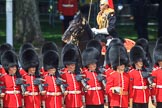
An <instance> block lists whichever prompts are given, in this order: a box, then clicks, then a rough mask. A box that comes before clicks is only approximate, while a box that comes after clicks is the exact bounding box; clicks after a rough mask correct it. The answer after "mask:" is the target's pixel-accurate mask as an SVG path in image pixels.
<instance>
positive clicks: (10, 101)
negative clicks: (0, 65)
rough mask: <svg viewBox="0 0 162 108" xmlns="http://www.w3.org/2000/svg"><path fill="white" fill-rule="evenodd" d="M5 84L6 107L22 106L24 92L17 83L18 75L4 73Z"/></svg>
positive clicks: (15, 107) (4, 101) (4, 99)
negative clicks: (22, 92)
mask: <svg viewBox="0 0 162 108" xmlns="http://www.w3.org/2000/svg"><path fill="white" fill-rule="evenodd" d="M2 82H3V85H4V86H5V90H4V93H5V96H4V98H3V105H4V107H12V108H18V107H22V94H21V89H20V86H17V85H16V83H15V82H16V76H11V75H8V74H6V75H4V76H3V77H2Z"/></svg>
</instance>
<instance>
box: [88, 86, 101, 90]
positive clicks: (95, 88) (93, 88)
mask: <svg viewBox="0 0 162 108" xmlns="http://www.w3.org/2000/svg"><path fill="white" fill-rule="evenodd" d="M101 89H102V88H101V87H90V88H89V89H88V90H101Z"/></svg>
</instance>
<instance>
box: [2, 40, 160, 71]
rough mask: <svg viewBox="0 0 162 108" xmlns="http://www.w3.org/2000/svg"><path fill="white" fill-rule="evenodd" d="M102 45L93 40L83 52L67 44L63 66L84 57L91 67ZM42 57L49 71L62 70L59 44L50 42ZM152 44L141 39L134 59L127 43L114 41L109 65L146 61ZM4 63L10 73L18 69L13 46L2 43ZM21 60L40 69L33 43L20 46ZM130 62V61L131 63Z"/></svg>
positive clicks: (157, 56)
mask: <svg viewBox="0 0 162 108" xmlns="http://www.w3.org/2000/svg"><path fill="white" fill-rule="evenodd" d="M101 48H102V47H101V44H100V42H99V41H97V40H90V41H89V42H88V44H87V46H86V49H85V50H84V51H83V52H82V53H80V52H79V49H78V48H77V46H75V45H73V44H66V45H65V46H64V47H63V49H62V52H61V54H62V55H61V58H62V62H63V65H64V66H66V65H68V64H71V63H76V62H78V61H79V58H80V56H81V59H82V65H83V66H87V65H88V64H90V63H98V60H99V59H100V56H101ZM4 52H5V53H4ZM41 53H42V58H43V67H44V69H45V70H48V69H50V68H53V67H54V68H58V65H59V53H58V48H57V45H56V44H55V43H54V42H46V43H45V44H44V45H43V46H42V50H41ZM148 53H149V51H148V41H147V40H145V39H139V40H137V42H136V45H135V46H134V47H133V48H132V49H131V51H130V54H129V56H130V58H129V57H128V54H127V51H126V49H125V47H124V45H123V41H121V40H120V39H118V38H114V39H113V40H112V41H111V42H110V44H109V46H108V48H107V52H106V63H107V64H109V65H111V66H112V67H113V68H116V67H117V66H118V65H121V64H124V65H126V66H127V65H129V63H130V62H131V63H132V64H133V63H136V62H137V61H139V60H143V61H145V60H146V57H147V55H149V54H148ZM161 55H162V38H159V39H158V40H157V42H156V46H155V48H154V53H153V57H154V61H155V63H157V62H158V61H160V60H162V56H161ZM0 56H1V58H0V59H1V60H0V63H1V64H2V65H3V66H4V68H5V69H6V70H8V67H9V66H11V65H16V66H18V57H17V55H16V53H15V52H14V49H13V47H12V46H10V45H9V44H2V45H1V46H0ZM19 58H20V59H19V61H20V64H21V66H22V68H23V69H25V70H27V69H28V68H29V67H37V68H39V66H40V61H39V56H38V54H37V53H36V51H35V49H34V46H33V45H32V44H30V43H25V44H23V45H22V46H21V47H20V50H19ZM129 60H130V62H129Z"/></svg>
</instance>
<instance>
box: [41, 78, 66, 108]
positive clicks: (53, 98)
mask: <svg viewBox="0 0 162 108" xmlns="http://www.w3.org/2000/svg"><path fill="white" fill-rule="evenodd" d="M44 83H46V84H48V86H47V87H45V90H46V92H47V93H46V97H45V105H46V108H61V107H62V98H63V96H62V93H61V89H60V86H58V85H56V77H55V76H49V75H47V76H45V82H44Z"/></svg>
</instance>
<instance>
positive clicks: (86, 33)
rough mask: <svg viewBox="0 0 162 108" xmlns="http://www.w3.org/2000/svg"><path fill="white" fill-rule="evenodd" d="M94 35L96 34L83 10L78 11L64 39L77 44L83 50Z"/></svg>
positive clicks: (66, 41)
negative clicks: (82, 12)
mask: <svg viewBox="0 0 162 108" xmlns="http://www.w3.org/2000/svg"><path fill="white" fill-rule="evenodd" d="M93 37H94V35H93V33H92V31H91V27H90V25H89V24H88V22H87V20H86V18H85V17H84V15H83V14H81V12H78V13H77V14H76V16H75V17H74V19H73V20H72V21H71V23H70V25H69V27H68V28H67V30H66V31H65V32H64V34H63V36H62V41H64V42H65V43H72V44H75V45H77V46H78V47H79V48H80V50H81V52H82V51H83V50H84V49H85V48H86V44H87V43H88V42H89V40H91V39H93Z"/></svg>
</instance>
